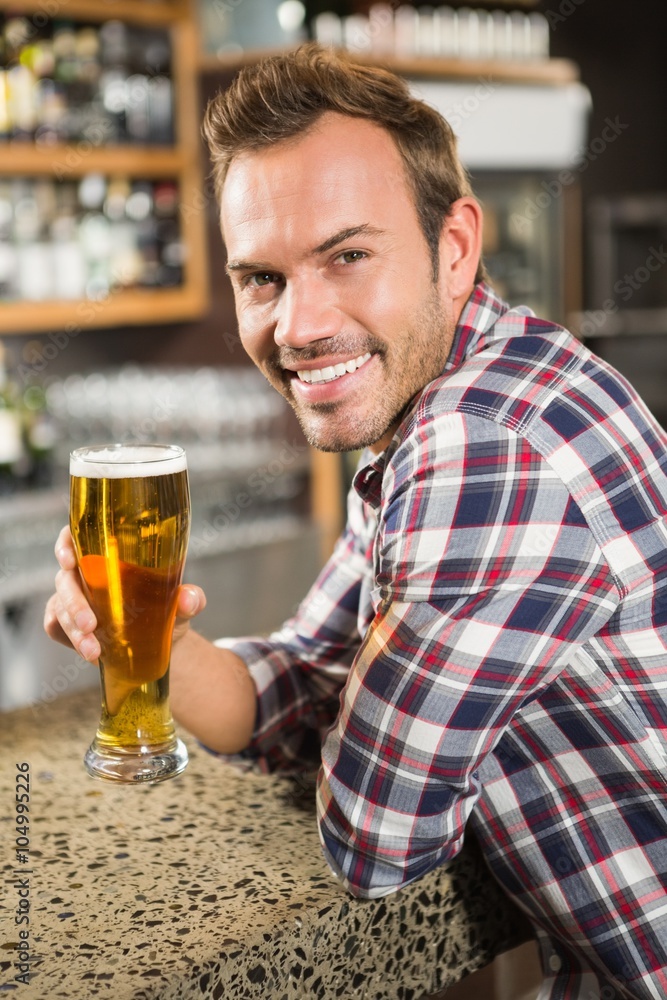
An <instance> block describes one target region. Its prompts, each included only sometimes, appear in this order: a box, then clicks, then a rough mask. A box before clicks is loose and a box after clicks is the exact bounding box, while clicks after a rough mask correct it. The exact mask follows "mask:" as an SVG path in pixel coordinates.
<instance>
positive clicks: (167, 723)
mask: <svg viewBox="0 0 667 1000" xmlns="http://www.w3.org/2000/svg"><path fill="white" fill-rule="evenodd" d="M70 527H71V530H72V537H73V539H74V546H75V548H76V554H77V558H78V564H79V572H80V575H81V581H82V585H83V590H84V592H85V594H86V597H87V598H88V601H89V603H90V605H91V607H92V609H93V611H94V612H95V616H96V618H97V630H96V633H95V634H96V636H97V638H98V640H99V643H100V647H101V650H102V653H101V656H100V660H99V663H100V673H101V686H102V712H101V718H100V723H99V727H98V730H97V734H96V736H95V739H94V740H93V742H92V744H91V746H90V748H89V750H88V753H87V754H86V756H85V758H84V764H85V766H86V768H87V770H88V771H89V772H90V773H91V774H93V775H96V776H98V777H101V778H109V779H111V780H113V781H131V782H137V781H141V782H146V781H160V780H162V779H164V778H169V777H171V776H172V775H174V774H179V773H180V772H181V771H182V770H183V769H184V768H185V766H186V765H187V762H188V754H187V750H186V748H185V746H184V744H183V743H182V741H181V740H179V739H177V737H176V733H175V731H174V723H173V720H172V717H171V711H170V708H169V657H170V654H171V634H172V629H173V625H174V618H175V617H176V602H177V593H178V587H179V584H180V582H181V577H182V573H183V564H184V562H185V553H186V549H187V543H188V534H189V529H190V496H189V489H188V473H187V463H186V457H185V452H184V451H183V449H182V448H178V447H176V446H173V445H144V444H141V445H122V444H114V445H105V446H99V447H89V448H79V449H78V450H77V451H73V452H72V454H71V456H70Z"/></svg>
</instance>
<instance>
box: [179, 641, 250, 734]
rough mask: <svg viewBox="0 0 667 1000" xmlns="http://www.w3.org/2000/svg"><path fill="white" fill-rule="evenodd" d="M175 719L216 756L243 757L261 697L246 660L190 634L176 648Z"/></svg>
mask: <svg viewBox="0 0 667 1000" xmlns="http://www.w3.org/2000/svg"><path fill="white" fill-rule="evenodd" d="M169 688H170V695H169V697H170V703H171V708H172V711H173V713H174V718H175V719H176V721H177V722H179V723H180V724H181V725H182V726H184V727H185V728H186V729H187V730H188V731H189V732H191V733H192V734H193V736H196V737H197V739H198V740H200V741H201V742H202V743H203V744H204V745H205V746H207V747H210V748H211V749H212V750H216V751H217V752H218V753H239V752H240V751H241V750H244V749H245V748H246V747H247V745H248V743H249V742H250V738H251V736H252V732H253V728H254V725H255V714H256V711H257V691H256V688H255V684H254V682H253V680H252V678H251V676H250V674H249V673H248V668H247V667H246V665H245V663H244V662H243V660H242V659H241V658H240V657H239V656H237V655H236V654H235V653H232V652H231V651H230V650H228V649H219V648H218V647H217V646H214V645H213V643H211V642H209V641H208V640H207V639H204V638H203V637H202V636H200V635H198V634H197V633H196V632H193V631H192V630H189V631H188V632H187V633H186V634H185V635H184V636H183V637H182V638H181V639H179V640H178V642H176V643H174V648H173V651H172V656H171V671H170V685H169Z"/></svg>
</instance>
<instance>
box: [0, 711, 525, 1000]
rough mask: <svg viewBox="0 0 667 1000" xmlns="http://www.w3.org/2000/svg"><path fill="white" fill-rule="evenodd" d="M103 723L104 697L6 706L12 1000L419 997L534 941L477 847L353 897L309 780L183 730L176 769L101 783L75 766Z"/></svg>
mask: <svg viewBox="0 0 667 1000" xmlns="http://www.w3.org/2000/svg"><path fill="white" fill-rule="evenodd" d="M98 718H99V698H98V695H97V693H96V692H94V691H85V692H83V693H77V694H74V695H69V696H63V697H61V698H59V699H57V700H55V701H53V702H52V703H51V704H45V703H39V704H37V705H35V706H31V707H28V708H24V709H21V710H18V711H15V712H11V713H6V714H4V715H0V747H1V760H2V768H1V775H2V778H1V782H0V786H1V787H0V840H1V843H2V861H1V864H2V868H3V889H2V893H1V894H0V925H1V927H2V930H1V931H0V992H2V993H3V996H4V995H7V996H16V997H17V1000H47V998H48V1000H56V998H61V997H62V998H65V997H66V998H68V1000H92V998H94V997H113V998H114V1000H185V998H189V997H199V998H215V1000H219V998H223V997H224V1000H237V998H239V1000H240V998H253V1000H254V998H270V1000H283V998H284V1000H287V998H293V997H310V998H312V997H319V998H324V1000H329V998H334V997H342V998H344V1000H352V998H356V997H360V998H367V1000H380V998H382V1000H385V998H387V1000H388V998H392V1000H393V998H397V1000H418V998H421V997H424V995H425V994H429V993H434V992H436V991H439V990H442V989H444V988H445V987H447V986H448V985H451V984H452V983H453V982H456V981H457V980H459V979H461V978H462V977H463V976H464V975H465V974H466V973H467V972H469V971H471V970H474V969H476V968H479V967H481V966H483V965H485V964H487V963H488V962H489V961H491V960H492V958H493V957H494V956H495V955H496V954H498V953H500V952H502V951H504V950H507V949H508V948H510V947H512V946H514V945H515V944H519V943H520V942H521V941H524V940H526V938H527V936H528V931H527V927H526V925H525V923H524V922H523V920H522V918H521V917H520V915H519V914H518V912H517V911H516V910H515V909H514V908H513V907H512V906H511V905H510V904H509V902H508V901H506V900H505V898H504V897H503V895H502V894H501V892H500V891H499V889H498V888H497V887H496V885H495V883H494V882H493V881H492V880H491V878H490V876H489V875H488V874H487V872H486V870H485V868H484V865H483V863H482V861H481V860H480V858H479V856H478V854H477V853H476V851H475V850H474V849H473V847H467V848H466V849H465V851H464V852H463V853H462V854H461V855H460V856H459V857H458V858H457V859H456V860H455V861H454V862H452V863H451V864H450V865H447V866H443V867H441V868H440V869H438V870H436V871H434V872H431V873H430V874H429V875H427V876H425V877H424V878H422V879H421V880H419V881H418V882H416V883H413V884H412V885H411V886H408V887H407V888H405V889H403V890H402V891H401V892H399V893H394V894H393V895H391V896H387V897H385V898H384V899H380V900H375V901H368V900H357V899H353V898H352V897H350V896H349V895H348V894H347V892H346V891H345V890H344V889H343V888H342V887H341V886H340V885H339V884H338V882H337V881H336V879H335V878H334V877H333V875H332V874H331V873H330V871H329V869H328V867H327V865H326V863H325V861H324V859H323V857H322V854H321V852H320V847H319V841H318V835H317V829H316V822H315V808H314V794H313V787H312V784H311V783H306V782H305V781H303V780H299V781H296V780H294V779H285V778H277V777H273V776H270V777H267V776H265V775H260V774H255V773H252V772H246V773H243V772H241V771H240V770H239V769H237V768H236V767H235V766H233V765H232V764H230V763H229V762H228V761H226V760H224V759H221V758H217V757H215V756H213V755H211V754H209V753H208V752H207V751H206V750H204V749H203V748H202V747H200V746H199V745H198V744H197V743H196V741H194V740H193V739H192V738H190V737H189V736H188V735H187V734H186V735H184V736H183V738H184V739H185V741H186V744H187V746H188V750H189V752H190V763H189V766H188V768H187V769H186V771H185V772H184V773H183V774H182V775H179V776H178V777H176V778H172V779H170V780H168V781H165V782H162V783H159V784H156V785H151V786H137V787H132V786H126V785H113V784H108V783H105V782H103V781H100V780H97V779H94V778H91V777H89V776H88V775H87V773H86V772H85V771H84V768H83V763H82V757H83V754H84V752H85V750H86V748H87V746H88V744H89V742H90V740H91V738H92V737H93V735H94V732H95V728H96V724H97V721H98ZM181 735H183V734H181ZM26 763H27V764H29V767H30V771H29V773H30V802H29V808H30V813H29V839H30V844H29V858H28V859H27V860H25V861H23V862H22V861H21V860H20V858H19V857H18V856H17V849H18V848H17V843H16V838H17V836H19V838H20V836H21V835H20V834H17V830H16V814H15V808H16V807H15V797H16V791H17V787H18V790H19V792H20V791H21V790H22V789H23V787H24V785H25V782H24V780H23V779H21V780H20V782H19V784H18V786H17V775H18V774H19V773H20V772H19V771H18V770H17V764H26ZM20 844H23V846H25V841H22V840H20ZM26 917H27V918H28V919H27V920H26V919H25V918H26ZM17 920H18V921H19V922H18V923H17ZM21 931H22V932H23V936H22V937H20V936H19V935H20V932H21ZM19 944H20V945H21V947H22V949H23V951H22V952H21V953H20V954H19V953H18V952H17V946H18V945H19ZM19 958H22V959H23V960H26V959H27V962H26V961H24V965H22V966H19V964H17V963H19ZM25 965H27V967H28V968H29V969H30V974H29V978H28V977H26V976H24V977H23V979H20V980H17V979H16V978H15V977H16V976H17V975H19V976H20V975H21V969H22V968H24V967H25Z"/></svg>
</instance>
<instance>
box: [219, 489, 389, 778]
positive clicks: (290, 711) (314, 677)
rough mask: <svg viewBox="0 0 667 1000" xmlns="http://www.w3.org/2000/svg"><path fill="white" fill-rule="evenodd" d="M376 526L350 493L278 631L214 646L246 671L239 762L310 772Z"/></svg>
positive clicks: (329, 714)
mask: <svg viewBox="0 0 667 1000" xmlns="http://www.w3.org/2000/svg"><path fill="white" fill-rule="evenodd" d="M376 526H377V520H376V518H375V516H374V514H373V512H372V511H370V510H369V509H367V508H366V507H365V505H364V504H363V503H362V501H361V500H360V498H359V497H358V496H357V495H356V493H354V491H351V492H350V495H349V498H348V518H347V524H346V528H345V531H344V533H343V534H342V535H341V537H340V538H339V540H338V542H337V544H336V547H335V549H334V552H333V554H332V556H331V558H330V559H329V560H328V562H327V563H326V565H325V566H324V568H323V569H322V571H321V572H320V574H319V576H318V578H317V580H316V581H315V583H314V585H313V586H312V587H311V589H310V591H309V593H308V594H307V596H306V597H305V599H304V600H303V601H302V602H301V604H300V605H299V608H298V609H297V611H296V613H295V615H294V616H293V617H292V618H291V619H289V620H288V621H287V622H285V624H284V625H283V626H282V628H281V629H280V630H278V631H276V632H273V633H272V634H271V635H269V636H268V637H266V638H265V639H262V638H242V639H233V640H219V641H218V642H217V645H220V646H224V647H226V648H228V649H232V650H233V651H234V652H235V653H237V655H238V656H240V657H241V658H242V659H243V660H244V661H245V663H246V665H247V666H248V669H249V671H250V673H251V675H252V678H253V680H254V682H255V686H256V688H257V717H256V721H255V729H254V733H253V737H252V741H251V744H250V746H249V747H248V749H247V751H245V753H244V756H249V757H252V758H254V759H258V760H260V761H261V765H262V766H263V767H264V768H265V769H266V770H270V771H276V770H283V771H285V770H287V771H289V770H294V769H298V768H301V767H304V766H306V767H311V768H315V767H318V766H319V764H320V752H321V745H322V740H323V738H324V734H325V732H326V731H327V730H328V729H329V728H330V726H331V725H332V723H333V721H334V720H335V718H336V716H337V714H338V711H339V708H340V694H341V691H342V689H343V687H344V685H345V681H346V680H347V676H348V673H349V669H350V666H351V664H352V662H353V660H354V657H355V654H356V653H357V652H358V650H359V646H360V644H361V640H362V634H361V632H360V627H361V626H360V620H361V619H362V618H363V613H360V604H361V603H363V600H364V593H365V592H367V591H368V586H367V578H368V548H369V546H372V543H373V539H374V537H375V530H376Z"/></svg>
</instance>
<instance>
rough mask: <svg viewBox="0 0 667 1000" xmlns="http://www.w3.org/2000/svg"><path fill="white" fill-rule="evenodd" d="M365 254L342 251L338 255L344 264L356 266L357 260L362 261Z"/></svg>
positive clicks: (359, 251) (356, 251) (358, 251)
mask: <svg viewBox="0 0 667 1000" xmlns="http://www.w3.org/2000/svg"><path fill="white" fill-rule="evenodd" d="M365 257H366V254H365V253H364V251H363V250H344V251H343V253H342V254H340V257H339V260H342V261H343V263H344V264H356V262H357V261H358V260H363V259H364V258H365Z"/></svg>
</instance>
